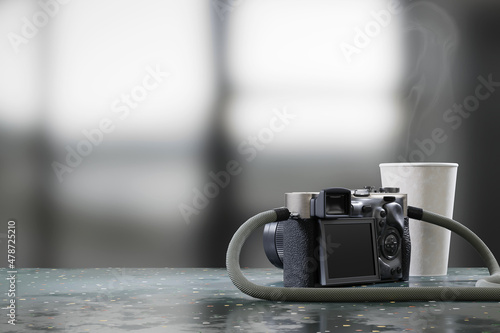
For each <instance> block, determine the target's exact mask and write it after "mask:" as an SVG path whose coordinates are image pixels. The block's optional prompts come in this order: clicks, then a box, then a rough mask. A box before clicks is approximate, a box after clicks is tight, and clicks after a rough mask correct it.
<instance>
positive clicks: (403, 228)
mask: <svg viewBox="0 0 500 333" xmlns="http://www.w3.org/2000/svg"><path fill="white" fill-rule="evenodd" d="M285 205H286V207H287V208H288V210H289V211H290V213H291V214H290V218H289V219H288V220H287V221H280V222H273V223H269V224H267V225H266V226H265V228H264V250H265V252H266V255H267V257H268V259H269V260H270V261H271V263H273V264H274V265H275V266H276V267H279V268H283V281H284V285H285V287H318V286H338V285H355V284H366V283H375V282H390V281H403V280H407V279H408V273H409V267H410V251H411V245H410V235H409V228H408V218H407V217H406V210H407V198H406V194H400V193H399V189H397V188H381V189H379V190H378V191H376V190H375V189H374V188H373V187H365V188H364V189H358V190H349V189H346V188H328V189H324V190H322V191H320V192H319V193H317V192H292V193H286V194H285Z"/></svg>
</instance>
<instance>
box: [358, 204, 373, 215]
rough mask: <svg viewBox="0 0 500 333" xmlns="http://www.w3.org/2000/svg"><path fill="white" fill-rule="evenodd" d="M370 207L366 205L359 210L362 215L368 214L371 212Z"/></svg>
mask: <svg viewBox="0 0 500 333" xmlns="http://www.w3.org/2000/svg"><path fill="white" fill-rule="evenodd" d="M372 210H373V209H372V206H371V205H366V206H363V208H361V211H362V212H363V213H370V212H371V211H372Z"/></svg>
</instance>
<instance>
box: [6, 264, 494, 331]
mask: <svg viewBox="0 0 500 333" xmlns="http://www.w3.org/2000/svg"><path fill="white" fill-rule="evenodd" d="M0 273H1V276H2V279H1V280H0V290H1V293H2V295H3V296H2V299H1V307H2V309H1V316H0V318H1V319H0V320H1V322H0V331H1V332H4V333H7V332H31V331H60V332H132V331H133V332H404V331H413V332H500V302H467V303H466V302H463V303H458V302H414V303H408V302H384V303H291V302H268V301H262V300H258V299H254V298H251V297H249V296H247V295H244V294H242V293H241V292H239V291H238V290H237V289H236V288H235V287H234V286H233V285H232V283H231V281H230V280H229V278H228V277H227V274H226V271H225V270H224V269H203V268H196V269H194V268H193V269H180V268H160V269H149V268H148V269H132V268H121V269H120V268H100V269H20V270H18V272H17V275H16V285H15V291H16V296H15V297H14V299H15V306H16V308H15V315H16V325H15V326H14V325H10V324H8V319H9V318H8V316H7V314H8V311H9V310H7V309H5V307H6V306H7V305H8V304H9V302H10V296H8V290H9V287H10V283H9V281H8V280H6V279H5V278H4V277H7V276H8V274H7V270H6V269H0ZM245 274H246V275H247V277H248V278H249V279H251V280H253V281H254V282H255V283H258V284H263V285H276V286H279V285H282V282H281V279H282V277H281V274H282V272H281V271H280V270H278V269H247V270H245ZM484 275H487V271H486V269H482V268H481V269H478V268H468V269H467V268H456V269H450V270H449V272H448V276H446V277H426V278H421V277H418V278H416V277H414V278H411V280H410V281H409V282H408V283H391V284H385V285H384V287H390V286H401V285H404V286H409V287H411V286H418V285H420V286H436V285H438V286H444V285H456V286H468V285H474V281H475V280H477V279H478V277H479V276H484ZM368 287H377V286H368Z"/></svg>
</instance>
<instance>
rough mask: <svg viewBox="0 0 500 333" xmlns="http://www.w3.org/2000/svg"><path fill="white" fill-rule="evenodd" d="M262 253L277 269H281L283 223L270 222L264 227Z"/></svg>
mask: <svg viewBox="0 0 500 333" xmlns="http://www.w3.org/2000/svg"><path fill="white" fill-rule="evenodd" d="M263 242H264V252H265V253H266V256H267V259H269V261H270V262H271V264H273V265H274V266H275V267H277V268H283V223H281V222H272V223H268V224H266V225H265V227H264V235H263Z"/></svg>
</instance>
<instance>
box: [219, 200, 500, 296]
mask: <svg viewBox="0 0 500 333" xmlns="http://www.w3.org/2000/svg"><path fill="white" fill-rule="evenodd" d="M289 216H290V212H289V211H288V209H287V208H277V209H274V210H268V211H265V212H262V213H259V214H257V215H255V216H253V217H251V218H249V219H248V220H247V221H246V222H245V223H243V224H242V225H241V226H240V228H239V229H238V230H237V231H236V233H235V234H234V236H233V238H232V239H231V242H230V243H229V247H228V249H227V255H226V266H227V271H228V274H229V277H230V278H231V281H232V282H233V284H234V285H235V286H236V287H237V288H238V289H239V290H241V291H242V292H243V293H245V294H247V295H249V296H252V297H255V298H260V299H265V300H270V301H300V302H365V301H369V302H381V301H500V266H499V265H498V262H497V260H496V259H495V256H494V255H493V253H492V252H491V251H490V249H489V248H488V247H487V246H486V244H485V243H484V242H483V241H482V240H481V239H480V238H479V237H478V236H477V235H476V234H475V233H473V232H472V231H471V230H470V229H469V228H467V227H466V226H464V225H463V224H461V223H459V222H457V221H454V220H452V219H450V218H447V217H444V216H441V215H438V214H435V213H431V212H426V211H424V210H422V209H420V208H415V207H408V217H409V218H413V219H418V220H421V221H424V222H427V223H431V224H434V225H437V226H440V227H443V228H446V229H449V230H451V231H453V232H455V233H456V234H458V235H460V236H461V237H463V238H464V239H465V240H466V241H467V242H469V243H470V244H471V245H472V246H473V247H474V248H475V249H476V250H477V251H478V252H479V254H480V255H481V257H482V258H483V260H484V261H485V263H486V266H487V268H488V270H489V272H490V276H487V277H485V278H483V279H480V280H478V281H477V282H476V286H475V287H448V286H445V287H390V288H350V287H347V288H346V287H336V288H288V287H268V286H261V285H257V284H255V283H252V282H250V281H249V280H248V279H247V278H245V276H244V275H243V272H242V271H241V268H240V253H241V248H242V247H243V244H244V243H245V241H246V240H247V238H248V237H249V236H250V234H251V233H252V232H253V231H255V230H256V229H257V228H259V227H261V226H263V225H265V224H267V223H271V222H276V221H285V220H287V219H288V217H289Z"/></svg>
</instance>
